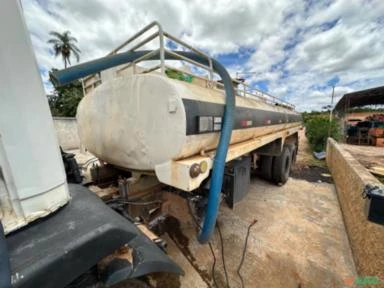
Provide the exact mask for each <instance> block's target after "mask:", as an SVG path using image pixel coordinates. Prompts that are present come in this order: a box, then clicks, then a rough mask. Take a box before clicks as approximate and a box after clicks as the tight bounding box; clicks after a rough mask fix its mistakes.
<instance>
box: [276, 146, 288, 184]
mask: <svg viewBox="0 0 384 288" xmlns="http://www.w3.org/2000/svg"><path fill="white" fill-rule="evenodd" d="M291 151H292V150H291V149H290V147H288V146H284V147H283V151H282V152H281V154H280V156H276V157H275V160H274V161H273V170H272V177H273V182H275V183H276V184H285V183H286V182H287V181H288V178H289V172H290V171H291V164H292V153H291Z"/></svg>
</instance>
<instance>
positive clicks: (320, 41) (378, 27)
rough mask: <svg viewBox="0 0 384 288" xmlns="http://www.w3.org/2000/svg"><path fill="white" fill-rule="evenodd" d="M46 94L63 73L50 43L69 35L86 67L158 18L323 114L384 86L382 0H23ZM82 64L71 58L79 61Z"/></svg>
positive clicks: (252, 80) (257, 82)
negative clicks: (347, 97) (53, 34)
mask: <svg viewBox="0 0 384 288" xmlns="http://www.w3.org/2000/svg"><path fill="white" fill-rule="evenodd" d="M21 2H22V7H23V11H24V17H25V20H26V23H27V27H28V30H29V32H30V35H31V40H32V44H33V47H34V50H35V54H36V58H37V62H38V65H39V69H40V73H41V75H42V79H43V82H44V85H45V89H46V91H47V93H49V92H50V90H51V89H52V88H51V86H50V85H49V81H48V71H49V70H50V69H51V68H52V67H55V68H58V69H61V68H63V67H64V64H63V61H62V59H61V58H60V57H58V58H55V57H54V55H53V51H52V47H51V46H50V44H47V40H48V39H49V38H50V35H49V32H50V31H57V32H64V31H66V30H69V31H71V35H72V36H74V37H76V38H77V39H78V43H77V46H78V47H79V48H80V50H81V60H80V62H85V61H89V60H92V59H95V58H98V57H102V56H105V55H106V54H107V53H108V52H110V51H111V50H112V49H114V48H116V47H117V46H118V45H119V44H121V43H122V42H124V41H125V40H126V39H127V38H129V37H130V36H131V35H133V34H134V33H135V32H136V31H138V30H139V29H141V28H142V27H143V26H145V25H147V24H149V23H150V22H152V21H154V20H157V21H159V22H160V23H161V24H162V26H163V28H164V30H165V31H167V32H169V33H171V34H173V35H175V36H177V37H179V38H181V39H182V40H184V41H185V42H187V43H189V44H191V45H192V46H194V47H196V48H198V49H201V50H202V51H204V52H206V53H207V54H209V55H210V56H212V57H214V58H215V59H217V60H219V61H220V62H221V63H222V64H224V65H225V66H226V68H227V70H228V71H229V72H230V74H231V75H232V76H233V77H235V76H236V75H240V76H241V77H243V78H246V80H247V82H248V83H249V84H250V85H252V86H253V87H255V88H259V89H261V90H263V91H264V92H267V93H269V94H271V95H274V96H276V97H279V98H281V99H284V100H287V101H289V102H290V103H292V104H294V105H296V108H297V110H299V111H311V110H319V109H321V108H322V107H323V106H325V105H329V104H330V102H331V94H332V86H335V103H336V102H337V100H338V99H339V98H340V97H341V96H342V95H344V94H345V93H348V92H351V91H356V90H362V89H367V88H371V87H376V86H382V85H384V53H383V52H384V1H382V0H338V1H315V0H290V1H287V0H274V1H270V0H237V1H234V0H231V1H224V0H222V1H221V0H220V1H219V0H217V1H213V0H205V1H200V0H196V1H186V0H125V1H121V0H93V1H90V0H82V1H79V0H22V1H21ZM74 63H76V61H75V59H72V64H74Z"/></svg>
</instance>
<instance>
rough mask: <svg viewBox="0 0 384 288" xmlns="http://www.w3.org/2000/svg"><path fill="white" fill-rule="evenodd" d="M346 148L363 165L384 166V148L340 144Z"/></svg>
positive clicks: (367, 166) (369, 166) (368, 166)
mask: <svg viewBox="0 0 384 288" xmlns="http://www.w3.org/2000/svg"><path fill="white" fill-rule="evenodd" d="M340 145H341V146H342V147H343V148H344V149H345V150H347V151H348V152H349V153H351V154H352V155H353V157H355V158H356V159H357V161H359V162H360V163H361V164H362V165H363V166H365V167H366V168H371V167H373V166H384V148H383V147H376V146H359V145H350V144H340Z"/></svg>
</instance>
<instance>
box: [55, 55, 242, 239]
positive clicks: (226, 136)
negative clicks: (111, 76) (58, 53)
mask: <svg viewBox="0 0 384 288" xmlns="http://www.w3.org/2000/svg"><path fill="white" fill-rule="evenodd" d="M149 52H152V51H137V52H125V53H119V54H116V55H111V56H106V57H103V58H100V59H96V60H93V61H90V62H86V63H83V64H79V65H76V66H73V67H70V68H68V69H64V70H60V71H54V72H52V73H51V79H52V80H53V81H54V82H56V84H58V85H65V84H68V83H70V82H72V81H74V80H77V79H80V78H83V77H86V76H88V75H90V74H94V73H97V72H99V71H102V70H106V69H109V68H112V67H115V66H118V65H121V64H125V63H129V62H132V61H134V60H135V59H138V58H140V57H142V56H144V55H145V54H147V53H149ZM175 52H177V53H178V54H180V55H182V56H185V57H188V58H190V59H192V60H194V61H196V62H199V63H201V64H204V65H208V64H209V63H208V59H207V58H205V57H202V56H200V55H198V54H195V53H193V52H185V51H175ZM157 59H159V55H158V54H157V55H156V54H155V55H153V56H152V57H151V58H149V59H146V60H157ZM165 59H167V60H180V59H178V58H176V57H175V56H173V55H171V54H169V53H167V52H165ZM212 65H213V69H214V70H215V71H216V72H217V73H218V74H219V75H220V77H221V79H222V81H223V83H224V89H225V95H226V100H225V109H224V117H223V124H222V128H221V134H220V140H219V145H218V147H217V150H216V155H215V159H214V161H213V167H212V176H211V185H210V188H209V195H208V204H207V208H206V211H205V217H204V223H203V227H202V229H201V231H200V234H199V235H198V240H199V242H200V243H207V242H208V241H209V238H210V237H211V235H212V233H213V231H214V229H215V224H216V219H217V214H218V211H219V205H220V193H221V189H222V184H223V174H224V167H225V160H226V157H227V152H228V146H229V143H230V140H231V135H232V129H233V122H234V113H235V104H236V103H235V101H236V100H235V93H234V90H233V85H232V80H231V77H230V76H229V74H228V72H227V70H226V69H225V67H224V66H223V65H221V64H220V63H219V62H218V61H216V60H214V59H212Z"/></svg>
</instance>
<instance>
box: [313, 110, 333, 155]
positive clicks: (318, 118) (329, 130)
mask: <svg viewBox="0 0 384 288" xmlns="http://www.w3.org/2000/svg"><path fill="white" fill-rule="evenodd" d="M305 128H306V134H307V138H308V141H309V144H310V145H311V148H312V150H313V151H316V152H320V151H325V148H326V145H327V138H328V134H329V136H330V137H332V138H333V139H335V140H338V139H339V137H340V128H339V125H338V123H337V122H336V121H335V120H332V121H331V122H329V115H326V116H325V115H324V114H318V115H313V116H312V117H307V119H306V121H305Z"/></svg>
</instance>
